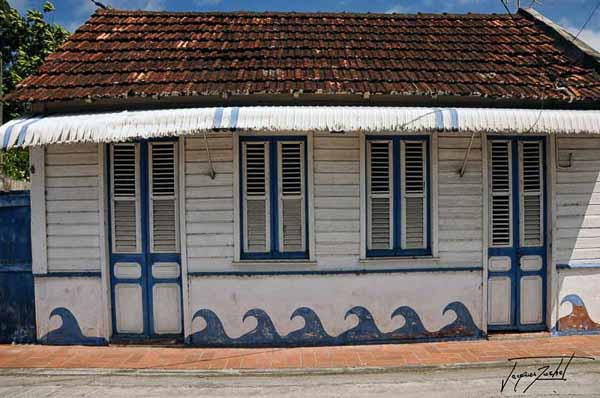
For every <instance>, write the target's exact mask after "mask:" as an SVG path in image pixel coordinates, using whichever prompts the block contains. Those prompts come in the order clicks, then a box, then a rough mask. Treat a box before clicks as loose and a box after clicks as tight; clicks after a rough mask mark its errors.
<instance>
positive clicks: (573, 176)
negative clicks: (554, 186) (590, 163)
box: [556, 169, 600, 184]
mask: <svg viewBox="0 0 600 398" xmlns="http://www.w3.org/2000/svg"><path fill="white" fill-rule="evenodd" d="M556 177H557V178H556V181H557V183H558V184H575V183H592V184H593V183H595V182H598V181H600V173H599V172H598V171H571V170H570V169H566V170H558V172H557V173H556Z"/></svg>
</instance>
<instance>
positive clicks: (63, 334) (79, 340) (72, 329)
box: [40, 307, 107, 345]
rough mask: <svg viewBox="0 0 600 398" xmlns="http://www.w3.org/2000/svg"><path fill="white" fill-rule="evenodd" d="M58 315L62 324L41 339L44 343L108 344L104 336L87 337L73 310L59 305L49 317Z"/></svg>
mask: <svg viewBox="0 0 600 398" xmlns="http://www.w3.org/2000/svg"><path fill="white" fill-rule="evenodd" d="M53 316H58V317H60V319H61V322H62V324H61V325H60V327H59V328H58V329H54V330H52V331H50V332H48V333H47V334H46V335H45V336H43V337H42V338H41V339H40V341H41V343H42V344H49V345H107V341H106V339H105V338H104V337H87V336H85V335H84V334H83V332H82V331H81V328H80V327H79V322H77V318H75V316H74V315H73V313H72V312H71V311H69V310H68V309H66V308H64V307H58V308H55V309H54V310H52V312H51V313H50V316H49V319H50V318H52V317H53Z"/></svg>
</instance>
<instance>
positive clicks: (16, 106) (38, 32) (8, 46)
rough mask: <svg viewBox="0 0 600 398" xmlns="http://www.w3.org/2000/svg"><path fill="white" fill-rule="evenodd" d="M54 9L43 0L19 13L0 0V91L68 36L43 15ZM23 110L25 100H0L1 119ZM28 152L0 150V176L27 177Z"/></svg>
mask: <svg viewBox="0 0 600 398" xmlns="http://www.w3.org/2000/svg"><path fill="white" fill-rule="evenodd" d="M53 11H54V5H53V4H52V3H51V2H49V1H47V2H45V3H44V5H43V7H42V10H41V11H39V10H28V11H27V15H25V16H22V15H21V14H19V12H18V11H17V10H16V9H14V8H12V7H11V6H10V5H9V4H8V1H7V0H0V37H1V38H2V41H1V42H0V43H1V44H0V55H1V57H2V69H3V70H2V72H3V74H2V82H1V83H2V92H3V93H4V94H7V93H9V92H11V91H12V90H14V89H15V87H16V86H17V84H18V83H19V82H20V81H21V80H23V79H25V78H26V77H27V76H29V75H31V74H33V73H35V71H36V70H37V69H38V68H39V67H40V65H41V64H42V62H43V61H44V59H45V58H46V57H47V56H48V54H50V53H52V52H53V51H55V50H56V49H57V48H58V46H60V45H61V44H62V43H63V42H64V41H65V40H66V39H67V37H68V36H69V32H68V31H67V30H66V29H65V28H63V27H62V26H60V25H58V24H55V23H48V22H46V20H45V19H44V16H45V15H48V14H50V13H52V12H53ZM26 111H27V108H26V104H23V103H15V102H11V103H4V107H3V115H2V116H3V118H2V120H3V122H4V123H6V122H7V121H9V120H11V119H14V118H16V117H19V116H21V115H23V114H25V113H26ZM28 169H29V154H28V151H26V150H23V149H11V150H9V151H5V152H4V153H2V152H1V151H0V176H1V175H6V176H9V177H10V178H12V179H15V180H27V179H29V170H28Z"/></svg>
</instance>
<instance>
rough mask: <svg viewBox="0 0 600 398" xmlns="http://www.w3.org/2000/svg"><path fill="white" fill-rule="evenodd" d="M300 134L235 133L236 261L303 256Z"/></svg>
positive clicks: (305, 249)
mask: <svg viewBox="0 0 600 398" xmlns="http://www.w3.org/2000/svg"><path fill="white" fill-rule="evenodd" d="M306 154H307V148H306V137H304V136H300V137H299V136H277V137H273V136H252V137H240V150H239V154H238V156H239V159H240V203H239V206H240V243H241V244H240V248H241V249H240V259H242V260H271V259H273V260H276V259H281V260H285V259H307V258H308V257H309V251H308V246H309V245H308V238H309V237H308V222H307V220H308V217H307V215H308V200H307V192H308V189H307V188H308V187H307V162H306V159H307V156H306Z"/></svg>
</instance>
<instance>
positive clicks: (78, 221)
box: [47, 211, 99, 225]
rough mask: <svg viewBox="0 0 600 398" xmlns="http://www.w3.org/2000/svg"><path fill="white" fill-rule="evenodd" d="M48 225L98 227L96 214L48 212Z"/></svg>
mask: <svg viewBox="0 0 600 398" xmlns="http://www.w3.org/2000/svg"><path fill="white" fill-rule="evenodd" d="M47 218H48V225H52V224H55V225H98V222H99V218H98V212H97V211H95V212H69V213H65V212H62V211H61V212H57V213H53V212H48V213H47Z"/></svg>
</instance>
